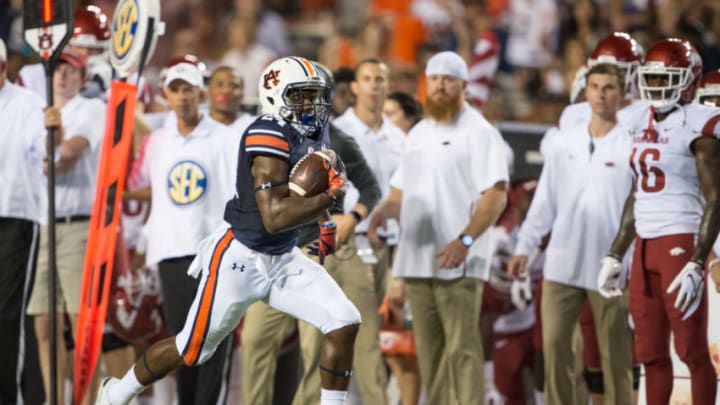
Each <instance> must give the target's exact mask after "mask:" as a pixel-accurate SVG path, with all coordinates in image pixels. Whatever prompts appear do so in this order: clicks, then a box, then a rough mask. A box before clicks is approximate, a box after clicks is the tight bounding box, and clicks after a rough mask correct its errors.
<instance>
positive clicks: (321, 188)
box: [288, 149, 336, 197]
mask: <svg viewBox="0 0 720 405" xmlns="http://www.w3.org/2000/svg"><path fill="white" fill-rule="evenodd" d="M335 160H336V155H335V152H334V151H332V150H330V149H325V150H320V151H317V152H313V153H309V154H307V155H305V156H303V157H302V159H300V160H299V161H298V162H297V163H296V164H295V166H294V167H293V168H292V170H291V171H290V180H289V184H288V185H289V187H290V193H291V195H296V196H298V197H312V196H314V195H318V194H320V193H323V192H325V191H327V189H328V180H329V179H328V168H329V167H330V165H331V164H332V162H334V161H335Z"/></svg>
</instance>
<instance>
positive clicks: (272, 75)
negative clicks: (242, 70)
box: [263, 70, 280, 90]
mask: <svg viewBox="0 0 720 405" xmlns="http://www.w3.org/2000/svg"><path fill="white" fill-rule="evenodd" d="M264 80H265V82H264V83H263V87H264V88H266V89H268V90H270V89H271V88H272V87H270V83H272V85H273V86H277V85H278V84H280V71H279V70H271V71H269V72H267V74H265V77H264Z"/></svg>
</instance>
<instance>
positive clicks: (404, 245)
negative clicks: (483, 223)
mask: <svg viewBox="0 0 720 405" xmlns="http://www.w3.org/2000/svg"><path fill="white" fill-rule="evenodd" d="M501 181H508V166H507V157H506V152H505V145H504V143H503V139H502V137H501V136H500V132H498V130H497V129H496V128H495V127H493V126H492V125H490V123H489V122H487V120H486V119H485V118H484V117H483V116H482V115H480V113H478V112H477V111H476V110H474V109H473V108H472V107H470V106H469V105H468V104H465V105H464V106H463V108H462V110H461V111H460V113H459V114H458V117H457V118H456V119H455V121H454V122H453V123H451V124H446V123H438V122H437V121H434V120H431V119H424V120H422V121H420V122H419V123H418V124H417V125H416V126H415V127H413V129H412V130H411V131H410V133H409V134H408V137H407V144H406V149H405V152H404V154H403V156H402V159H401V163H400V167H399V168H398V170H397V172H396V173H395V175H394V176H393V178H392V182H391V185H392V187H395V188H398V189H400V190H402V208H401V210H400V241H399V243H398V253H397V257H396V260H395V265H394V267H393V276H394V277H419V278H439V279H445V280H451V279H457V278H460V277H472V278H476V279H481V280H488V278H489V273H490V261H491V258H492V255H493V253H494V243H493V239H492V236H491V234H490V232H485V233H483V234H482V235H480V237H478V238H477V239H476V240H475V243H474V244H473V245H472V247H471V248H470V251H469V253H468V256H467V259H466V261H465V263H464V264H463V265H462V266H460V267H458V268H454V269H440V268H439V267H438V262H437V258H436V255H437V253H438V252H440V250H442V249H443V248H444V247H445V246H446V245H447V244H448V243H450V242H452V241H453V240H455V239H457V238H458V236H459V235H460V233H461V232H462V230H463V229H464V228H465V227H466V226H467V225H468V224H469V223H470V219H471V217H472V215H473V214H474V212H475V207H476V205H477V202H478V201H479V200H480V198H481V197H482V195H483V193H484V192H485V190H487V189H489V188H491V187H493V186H494V185H495V184H496V183H498V182H501Z"/></svg>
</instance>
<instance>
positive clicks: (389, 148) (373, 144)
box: [333, 107, 406, 233]
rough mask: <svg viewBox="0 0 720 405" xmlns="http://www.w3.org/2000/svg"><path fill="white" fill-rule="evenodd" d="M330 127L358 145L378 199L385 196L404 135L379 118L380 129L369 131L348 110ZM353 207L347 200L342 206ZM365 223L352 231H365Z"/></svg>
mask: <svg viewBox="0 0 720 405" xmlns="http://www.w3.org/2000/svg"><path fill="white" fill-rule="evenodd" d="M333 124H335V125H336V126H337V127H338V128H340V129H341V130H342V131H343V132H345V133H346V134H348V135H350V136H351V137H352V138H353V139H354V140H355V142H357V144H358V146H360V151H361V152H362V154H363V157H364V158H365V161H366V162H367V164H368V166H369V167H370V170H372V172H373V175H375V180H376V181H377V183H378V186H379V187H380V193H381V198H385V197H387V195H388V194H389V193H390V179H391V178H392V175H393V174H394V173H395V170H397V168H398V165H399V164H400V159H401V157H402V153H403V149H404V147H405V138H406V135H405V134H404V133H403V132H402V130H401V129H400V128H398V127H396V126H395V125H393V124H392V123H391V122H390V121H389V120H388V119H385V118H383V123H382V126H381V127H380V130H379V131H378V132H375V131H373V130H372V129H370V127H368V126H367V125H365V123H364V122H362V121H361V120H360V118H358V116H357V115H356V114H355V110H354V109H353V108H352V107H351V108H348V109H347V110H346V111H345V113H344V114H343V115H341V116H339V117H338V118H336V119H335V120H334V121H333ZM354 205H355V204H351V203H350V201H348V199H346V200H345V206H346V207H353V206H354ZM369 217H370V216H369V215H368V218H369ZM368 222H369V219H367V218H366V219H365V220H363V221H362V222H360V223H359V224H358V225H357V227H356V228H355V231H356V232H366V231H367V226H368ZM395 233H396V232H395Z"/></svg>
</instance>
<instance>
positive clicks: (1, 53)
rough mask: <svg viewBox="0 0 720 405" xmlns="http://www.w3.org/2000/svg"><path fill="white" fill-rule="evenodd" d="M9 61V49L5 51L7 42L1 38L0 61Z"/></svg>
mask: <svg viewBox="0 0 720 405" xmlns="http://www.w3.org/2000/svg"><path fill="white" fill-rule="evenodd" d="M6 60H7V49H5V41H3V40H2V38H0V61H6Z"/></svg>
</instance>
